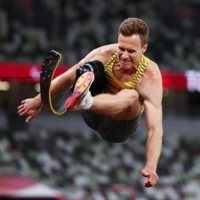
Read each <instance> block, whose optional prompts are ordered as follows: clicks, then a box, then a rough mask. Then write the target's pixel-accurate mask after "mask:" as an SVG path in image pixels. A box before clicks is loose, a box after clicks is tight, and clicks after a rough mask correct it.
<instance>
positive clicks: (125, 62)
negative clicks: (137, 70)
mask: <svg viewBox="0 0 200 200" xmlns="http://www.w3.org/2000/svg"><path fill="white" fill-rule="evenodd" d="M121 63H122V65H129V64H130V63H131V62H130V61H127V60H121Z"/></svg>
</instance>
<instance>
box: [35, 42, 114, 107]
mask: <svg viewBox="0 0 200 200" xmlns="http://www.w3.org/2000/svg"><path fill="white" fill-rule="evenodd" d="M116 48H117V44H111V45H105V46H102V47H99V48H97V49H94V50H93V51H91V52H90V53H89V54H88V55H87V56H86V57H85V58H83V59H82V60H81V61H80V62H79V63H77V64H76V65H74V66H73V67H72V68H70V69H69V70H68V71H66V72H64V73H63V74H61V75H60V76H58V77H56V78H55V79H54V80H53V81H52V85H51V96H52V97H55V96H57V95H59V94H61V93H63V92H64V91H66V90H67V89H69V88H70V86H72V85H73V83H74V80H75V77H76V69H77V68H78V67H80V66H82V65H84V64H85V63H86V62H89V61H92V60H100V61H101V62H102V63H105V62H107V58H108V57H110V56H111V55H112V53H113V51H114V49H116ZM35 99H36V100H37V101H38V102H40V105H42V102H41V97H40V94H39V95H37V96H36V97H35Z"/></svg>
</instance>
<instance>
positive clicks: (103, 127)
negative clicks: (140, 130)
mask: <svg viewBox="0 0 200 200" xmlns="http://www.w3.org/2000/svg"><path fill="white" fill-rule="evenodd" d="M81 114H82V117H83V119H84V120H85V122H86V124H87V125H88V126H89V127H90V128H92V129H94V130H95V131H97V132H98V133H99V134H100V136H101V137H102V138H103V139H104V140H106V141H107V142H114V143H120V142H124V141H126V140H127V139H128V138H129V137H130V136H131V135H132V134H133V133H134V132H135V131H136V129H137V127H138V123H139V120H140V117H141V113H140V114H139V115H138V116H137V117H135V118H134V119H131V120H121V121H118V120H114V119H112V118H111V117H110V116H105V115H101V114H98V113H95V112H92V111H81Z"/></svg>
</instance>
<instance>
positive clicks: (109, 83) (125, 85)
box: [104, 51, 149, 110]
mask: <svg viewBox="0 0 200 200" xmlns="http://www.w3.org/2000/svg"><path fill="white" fill-rule="evenodd" d="M116 58H117V51H115V52H114V54H113V55H112V57H111V58H110V60H109V61H108V62H107V63H106V65H105V68H104V72H105V76H106V91H107V92H109V93H112V94H116V93H118V92H119V91H120V90H122V89H136V85H137V83H138V81H139V79H140V78H141V76H142V75H143V73H144V71H145V68H146V67H147V66H148V64H149V59H148V58H147V57H145V56H144V55H142V59H141V61H140V64H139V66H138V69H137V71H136V73H135V75H134V77H133V79H132V80H131V81H129V82H121V81H119V80H118V79H117V78H116V77H115V76H114V74H113V71H112V68H113V65H114V63H115V60H116ZM140 102H141V104H143V100H142V98H141V97H140ZM142 107H143V106H142ZM143 109H144V107H143V108H142V110H143Z"/></svg>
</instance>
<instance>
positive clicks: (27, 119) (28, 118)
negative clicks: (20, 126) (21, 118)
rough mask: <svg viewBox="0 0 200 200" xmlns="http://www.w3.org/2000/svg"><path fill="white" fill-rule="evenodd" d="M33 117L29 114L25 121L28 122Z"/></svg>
mask: <svg viewBox="0 0 200 200" xmlns="http://www.w3.org/2000/svg"><path fill="white" fill-rule="evenodd" d="M33 118H34V117H33V116H29V117H27V118H26V121H25V122H26V123H28V122H30V121H31V120H32V119H33Z"/></svg>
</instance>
